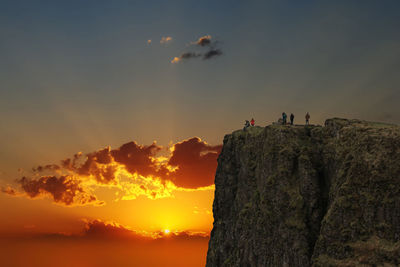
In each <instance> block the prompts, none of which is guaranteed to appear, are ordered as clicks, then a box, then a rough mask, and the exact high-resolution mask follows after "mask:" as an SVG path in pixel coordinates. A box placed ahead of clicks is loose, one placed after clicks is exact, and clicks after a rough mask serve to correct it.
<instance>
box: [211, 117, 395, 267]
mask: <svg viewBox="0 0 400 267" xmlns="http://www.w3.org/2000/svg"><path fill="white" fill-rule="evenodd" d="M213 213H214V227H213V230H212V232H211V239H210V243H209V248H208V253H207V266H209V267H211V266H290V267H292V266H301V267H304V266H360V265H361V266H398V265H399V264H400V127H399V126H396V125H389V124H382V123H372V122H365V121H360V120H346V119H337V118H335V119H328V120H327V121H326V122H325V126H324V127H321V126H306V127H305V126H289V125H270V126H267V127H265V128H261V127H250V128H249V129H247V131H243V130H239V131H235V132H233V133H232V134H229V135H226V136H225V138H224V145H223V149H222V152H221V154H220V156H219V158H218V168H217V172H216V176H215V199H214V204H213Z"/></svg>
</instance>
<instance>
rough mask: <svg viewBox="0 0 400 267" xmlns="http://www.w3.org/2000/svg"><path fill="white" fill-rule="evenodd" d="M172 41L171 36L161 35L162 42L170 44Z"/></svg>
mask: <svg viewBox="0 0 400 267" xmlns="http://www.w3.org/2000/svg"><path fill="white" fill-rule="evenodd" d="M171 41H172V37H171V36H165V37H161V40H160V44H168V43H170V42H171Z"/></svg>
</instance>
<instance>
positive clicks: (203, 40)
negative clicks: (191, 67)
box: [192, 35, 211, 46]
mask: <svg viewBox="0 0 400 267" xmlns="http://www.w3.org/2000/svg"><path fill="white" fill-rule="evenodd" d="M192 44H196V45H199V46H209V45H211V35H205V36H202V37H200V38H199V39H198V40H197V41H196V42H193V43H192Z"/></svg>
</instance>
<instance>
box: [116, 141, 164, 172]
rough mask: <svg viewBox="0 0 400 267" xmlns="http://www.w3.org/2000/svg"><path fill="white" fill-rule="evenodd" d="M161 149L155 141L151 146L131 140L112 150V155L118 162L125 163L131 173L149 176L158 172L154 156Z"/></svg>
mask: <svg viewBox="0 0 400 267" xmlns="http://www.w3.org/2000/svg"><path fill="white" fill-rule="evenodd" d="M161 149H162V148H161V147H160V146H157V145H156V144H155V143H153V144H151V145H150V146H141V145H138V144H137V143H136V142H130V143H127V144H124V145H122V146H121V147H120V148H118V149H115V150H112V151H111V155H112V156H113V158H114V160H115V161H116V162H118V163H121V164H123V165H124V166H125V168H126V169H127V170H128V171H129V172H130V173H139V174H141V175H143V176H148V175H154V174H156V173H157V165H156V163H155V162H154V161H153V158H154V156H155V155H156V154H157V152H159V151H160V150H161Z"/></svg>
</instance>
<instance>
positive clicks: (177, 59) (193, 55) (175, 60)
mask: <svg viewBox="0 0 400 267" xmlns="http://www.w3.org/2000/svg"><path fill="white" fill-rule="evenodd" d="M196 57H201V54H198V53H194V52H186V53H183V54H182V55H180V56H179V57H174V58H173V59H172V60H171V63H178V62H180V61H181V60H182V59H190V58H196Z"/></svg>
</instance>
